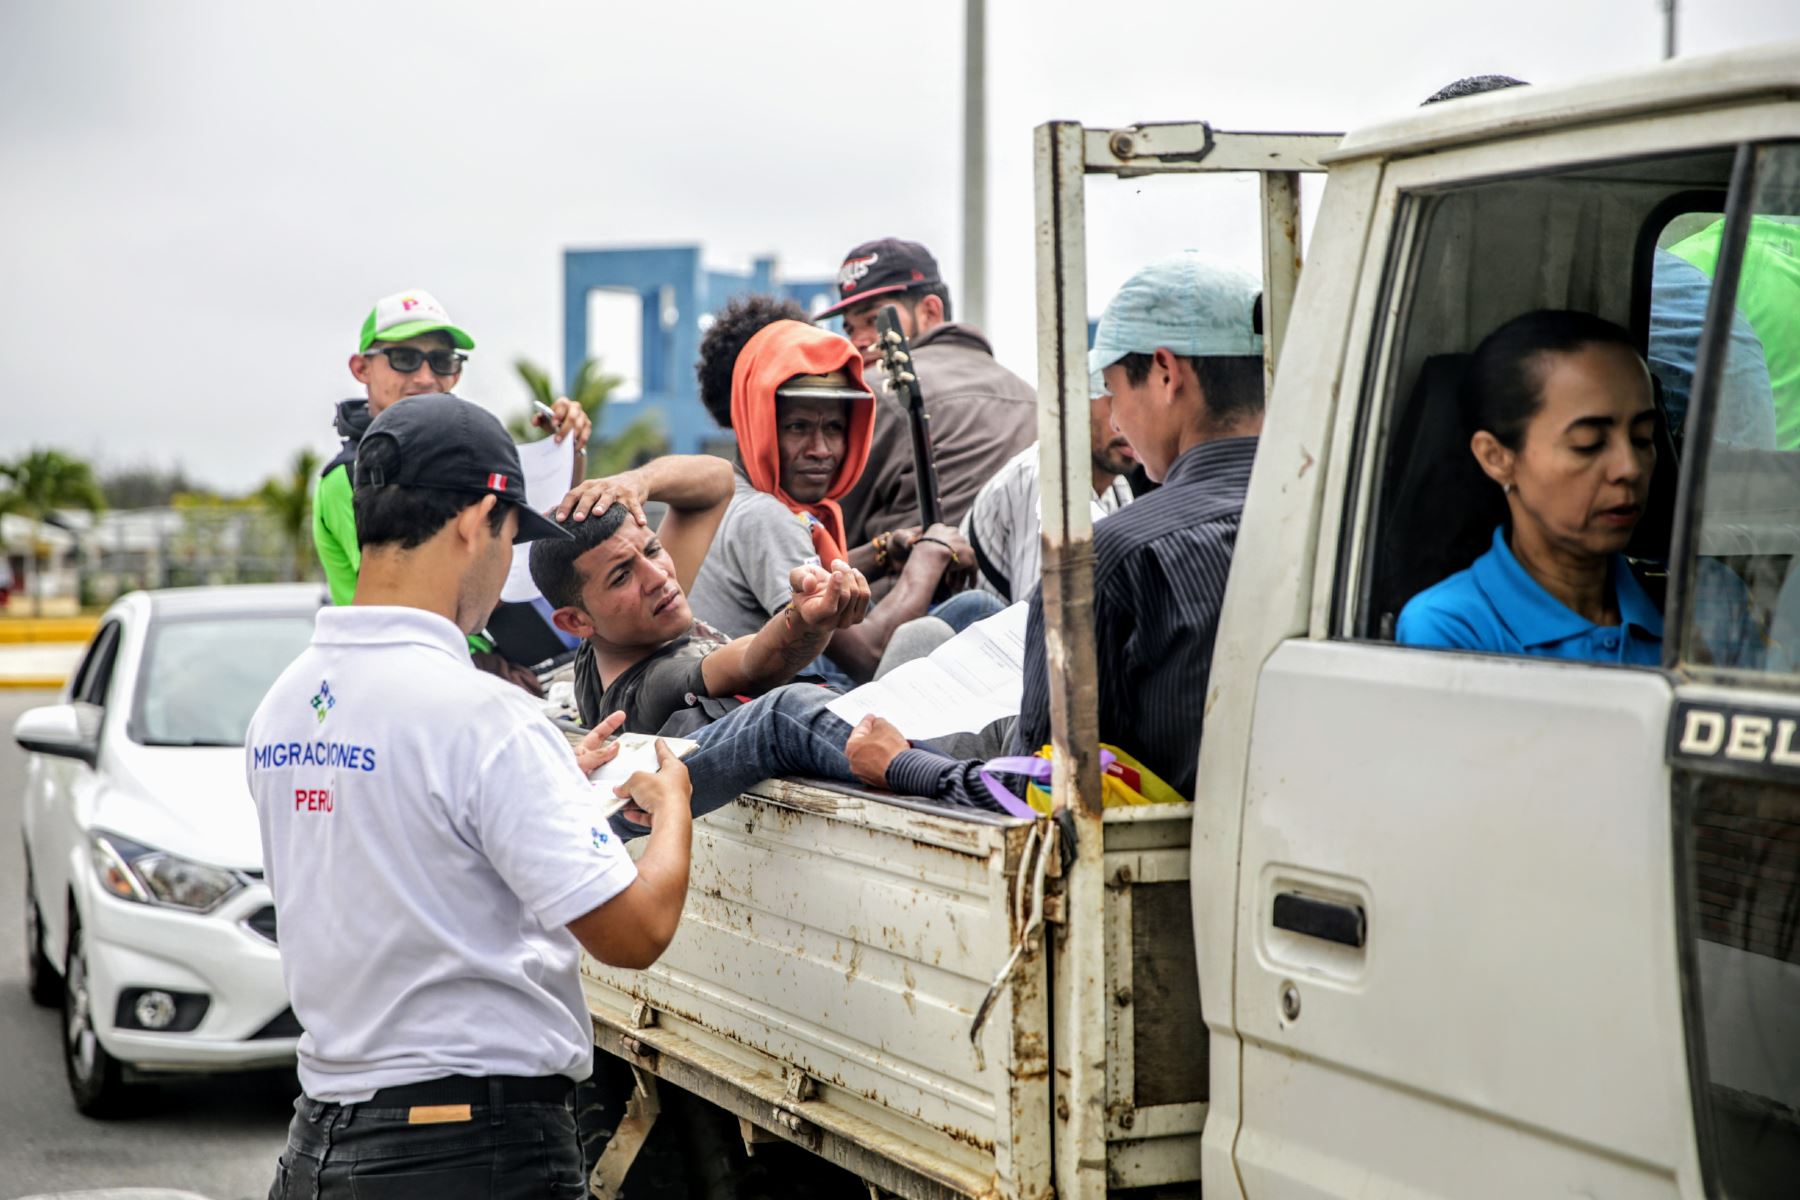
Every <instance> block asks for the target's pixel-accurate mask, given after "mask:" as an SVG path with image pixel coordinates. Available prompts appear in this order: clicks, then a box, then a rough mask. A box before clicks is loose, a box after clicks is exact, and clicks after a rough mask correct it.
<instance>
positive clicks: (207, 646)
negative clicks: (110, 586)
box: [131, 612, 313, 746]
mask: <svg viewBox="0 0 1800 1200" xmlns="http://www.w3.org/2000/svg"><path fill="white" fill-rule="evenodd" d="M312 631H313V618H312V614H311V613H310V612H294V613H279V614H274V613H271V614H266V615H265V614H256V615H245V616H230V615H226V616H208V617H195V618H188V619H185V620H184V619H172V620H167V621H163V622H161V623H159V624H157V625H155V626H153V627H152V630H151V634H150V641H149V644H148V645H147V646H146V647H145V650H144V665H143V669H142V671H141V672H140V673H139V675H138V686H137V707H136V710H135V711H134V712H133V714H132V721H131V738H132V740H133V741H135V742H138V743H140V744H142V745H145V746H241V745H243V744H244V730H245V729H246V728H247V727H248V726H249V724H250V717H251V715H252V714H253V713H255V712H256V706H257V705H258V704H260V703H261V702H262V698H263V694H264V693H265V692H267V691H268V690H269V685H270V684H272V683H274V682H275V677H276V676H277V675H279V674H281V671H282V668H284V667H286V666H287V665H288V664H289V663H291V662H293V661H294V658H295V657H296V656H297V655H298V654H299V653H300V651H301V650H303V649H304V648H305V647H306V644H307V642H308V641H310V640H311V638H312Z"/></svg>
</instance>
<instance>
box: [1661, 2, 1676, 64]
mask: <svg viewBox="0 0 1800 1200" xmlns="http://www.w3.org/2000/svg"><path fill="white" fill-rule="evenodd" d="M1675 3H1676V0H1657V4H1658V7H1660V8H1661V9H1662V14H1663V59H1664V61H1667V60H1669V59H1671V58H1674V57H1675Z"/></svg>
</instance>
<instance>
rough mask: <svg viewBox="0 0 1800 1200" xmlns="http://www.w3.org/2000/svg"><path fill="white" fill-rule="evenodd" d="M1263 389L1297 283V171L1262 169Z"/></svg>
mask: <svg viewBox="0 0 1800 1200" xmlns="http://www.w3.org/2000/svg"><path fill="white" fill-rule="evenodd" d="M1261 179H1262V219H1263V301H1262V310H1263V390H1264V391H1265V392H1269V391H1272V390H1273V389H1274V387H1275V359H1276V356H1277V355H1279V354H1280V352H1281V342H1282V339H1283V338H1284V337H1286V335H1287V322H1288V314H1290V313H1291V312H1293V309H1294V291H1295V289H1297V288H1298V287H1299V286H1300V172H1298V171H1264V172H1263V173H1262V175H1261Z"/></svg>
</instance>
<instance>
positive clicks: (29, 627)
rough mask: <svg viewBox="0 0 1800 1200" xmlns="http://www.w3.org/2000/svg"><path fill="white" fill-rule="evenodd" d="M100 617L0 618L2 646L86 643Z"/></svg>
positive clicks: (98, 625)
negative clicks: (13, 644)
mask: <svg viewBox="0 0 1800 1200" xmlns="http://www.w3.org/2000/svg"><path fill="white" fill-rule="evenodd" d="M98 628H100V618H99V617H0V645H6V644H11V643H19V642H65V643H70V644H75V645H80V644H84V643H86V642H87V641H88V640H89V639H91V638H92V637H93V636H94V630H96V629H98Z"/></svg>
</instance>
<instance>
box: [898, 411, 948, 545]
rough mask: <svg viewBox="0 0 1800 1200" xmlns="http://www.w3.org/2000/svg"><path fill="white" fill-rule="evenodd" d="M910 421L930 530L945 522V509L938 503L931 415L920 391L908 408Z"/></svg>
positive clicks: (922, 515) (922, 511)
mask: <svg viewBox="0 0 1800 1200" xmlns="http://www.w3.org/2000/svg"><path fill="white" fill-rule="evenodd" d="M906 419H907V422H908V424H910V425H911V426H912V443H913V475H914V477H915V478H916V480H917V481H918V485H919V520H920V522H921V524H923V525H924V527H925V528H927V529H930V528H931V527H932V526H933V525H937V524H940V523H942V521H943V519H944V510H943V506H942V505H941V504H940V503H939V502H938V482H937V463H936V461H935V460H934V459H933V458H932V454H931V414H929V413H927V412H926V411H925V400H924V398H923V397H922V396H920V395H919V393H918V392H917V390H914V391H913V393H912V396H911V398H910V400H909V401H908V403H907V405H906Z"/></svg>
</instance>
